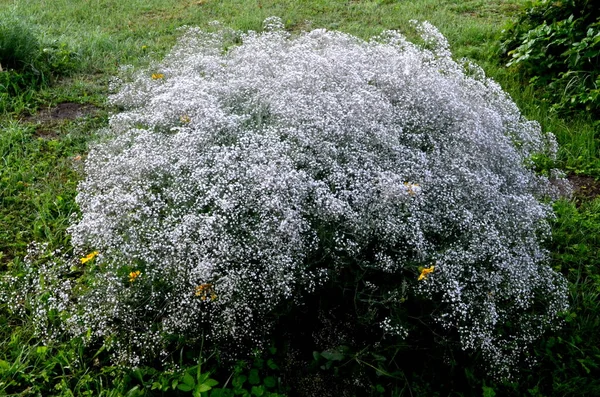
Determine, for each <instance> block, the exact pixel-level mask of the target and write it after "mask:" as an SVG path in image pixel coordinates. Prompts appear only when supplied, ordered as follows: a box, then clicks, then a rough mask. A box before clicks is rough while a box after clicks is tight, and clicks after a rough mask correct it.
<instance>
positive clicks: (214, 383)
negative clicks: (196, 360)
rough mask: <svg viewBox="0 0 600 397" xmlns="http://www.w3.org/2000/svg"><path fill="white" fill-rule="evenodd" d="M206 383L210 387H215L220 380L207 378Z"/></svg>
mask: <svg viewBox="0 0 600 397" xmlns="http://www.w3.org/2000/svg"><path fill="white" fill-rule="evenodd" d="M204 384H205V385H209V386H210V387H215V386H216V385H218V384H219V381H217V380H214V379H207V380H206V381H205V382H204Z"/></svg>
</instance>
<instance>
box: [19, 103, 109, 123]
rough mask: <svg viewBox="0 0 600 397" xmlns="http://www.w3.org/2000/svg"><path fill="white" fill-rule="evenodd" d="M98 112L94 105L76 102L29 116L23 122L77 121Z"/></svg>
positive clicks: (61, 104) (62, 104)
mask: <svg viewBox="0 0 600 397" xmlns="http://www.w3.org/2000/svg"><path fill="white" fill-rule="evenodd" d="M97 111H98V108H96V107H95V106H94V105H90V104H84V105H82V104H80V103H74V102H64V103H59V104H58V105H56V107H53V108H47V109H43V110H40V111H39V112H38V113H36V114H34V115H31V116H27V117H25V118H24V119H23V121H26V122H29V123H41V124H45V123H52V122H55V121H62V120H75V119H76V118H79V117H84V116H93V115H94V114H95V113H96V112H97Z"/></svg>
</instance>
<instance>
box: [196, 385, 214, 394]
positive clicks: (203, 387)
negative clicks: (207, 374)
mask: <svg viewBox="0 0 600 397" xmlns="http://www.w3.org/2000/svg"><path fill="white" fill-rule="evenodd" d="M210 389H212V387H211V386H209V385H207V384H206V383H202V384H201V385H198V387H197V388H196V390H198V391H199V392H200V393H204V392H205V391H209V390H210Z"/></svg>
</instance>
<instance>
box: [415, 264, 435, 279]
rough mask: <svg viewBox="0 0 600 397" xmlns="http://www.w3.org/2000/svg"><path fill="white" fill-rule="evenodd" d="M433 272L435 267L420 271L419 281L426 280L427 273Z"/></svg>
mask: <svg viewBox="0 0 600 397" xmlns="http://www.w3.org/2000/svg"><path fill="white" fill-rule="evenodd" d="M434 270H435V266H431V267H426V268H423V270H421V274H420V275H419V281H421V280H424V279H426V278H427V275H428V274H429V273H433V271H434Z"/></svg>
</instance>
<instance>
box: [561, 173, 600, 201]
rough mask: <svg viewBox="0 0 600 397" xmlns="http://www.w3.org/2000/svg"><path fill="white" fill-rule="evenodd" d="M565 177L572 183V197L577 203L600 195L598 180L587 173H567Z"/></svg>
mask: <svg viewBox="0 0 600 397" xmlns="http://www.w3.org/2000/svg"><path fill="white" fill-rule="evenodd" d="M567 179H568V180H569V182H571V184H572V185H573V197H574V198H575V200H576V201H577V202H579V203H581V202H583V201H589V200H593V199H595V198H596V197H598V196H600V181H597V180H596V179H595V178H593V177H591V176H587V175H574V174H571V175H568V176H567Z"/></svg>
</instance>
